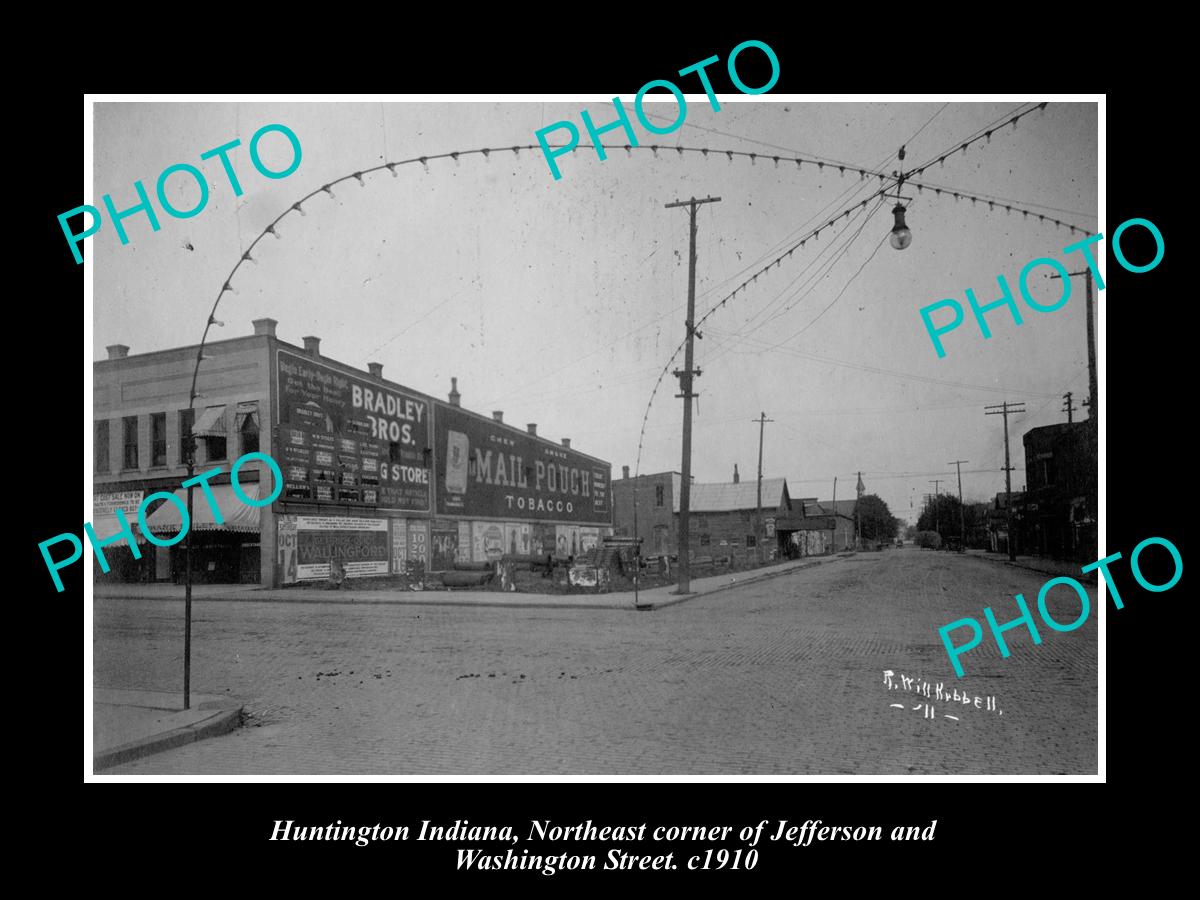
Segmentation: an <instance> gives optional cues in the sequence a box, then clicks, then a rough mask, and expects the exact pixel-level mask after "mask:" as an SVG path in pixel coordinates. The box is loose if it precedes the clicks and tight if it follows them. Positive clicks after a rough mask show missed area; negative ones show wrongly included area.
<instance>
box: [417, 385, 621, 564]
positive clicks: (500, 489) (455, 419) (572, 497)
mask: <svg viewBox="0 0 1200 900" xmlns="http://www.w3.org/2000/svg"><path fill="white" fill-rule="evenodd" d="M434 412H435V418H436V422H437V427H436V436H435V445H434V451H435V453H436V454H437V460H438V469H439V471H440V472H441V473H442V474H441V477H439V479H438V483H437V485H436V487H435V491H434V493H435V496H436V498H437V512H438V513H439V514H441V515H466V516H485V517H491V518H497V519H518V520H525V521H528V522H532V521H550V522H554V521H559V522H581V523H589V524H598V525H599V524H603V525H611V524H612V507H611V504H610V498H609V477H610V473H611V466H610V465H609V464H608V463H605V462H601V461H600V460H597V459H593V458H592V457H589V456H587V455H585V454H583V453H580V452H578V451H577V450H571V449H568V448H566V447H564V446H562V445H561V444H557V445H556V444H552V443H551V442H549V441H547V440H543V439H540V438H537V437H535V436H533V435H531V434H528V433H526V432H521V431H518V430H517V429H514V428H509V427H506V426H504V425H502V424H500V423H498V422H496V421H494V420H488V419H483V418H480V417H477V416H471V415H469V414H467V413H465V412H464V411H463V410H462V409H460V408H458V407H455V406H451V405H449V404H445V403H441V402H438V403H435V404H434ZM510 544H511V542H510Z"/></svg>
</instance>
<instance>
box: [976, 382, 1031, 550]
mask: <svg viewBox="0 0 1200 900" xmlns="http://www.w3.org/2000/svg"><path fill="white" fill-rule="evenodd" d="M1018 407H1019V408H1018ZM983 412H984V414H985V415H989V416H1004V505H1005V506H1006V507H1007V512H1008V558H1009V561H1010V562H1016V559H1017V547H1016V543H1015V542H1014V541H1013V525H1012V465H1011V464H1010V463H1009V457H1008V416H1009V413H1023V412H1025V404H1024V403H1009V402H1008V401H1007V400H1005V401H1004V402H1003V403H1001V404H999V405H995V404H993V405H992V406H985V407H984V408H983Z"/></svg>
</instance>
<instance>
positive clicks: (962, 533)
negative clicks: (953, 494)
mask: <svg viewBox="0 0 1200 900" xmlns="http://www.w3.org/2000/svg"><path fill="white" fill-rule="evenodd" d="M965 462H970V460H969V459H956V460H954V462H948V463H946V465H948V466H954V467H955V468H956V469H958V539H959V540H960V541H961V542H962V546H963V549H966V546H967V515H966V513H965V512H964V511H963V499H962V464H963V463H965Z"/></svg>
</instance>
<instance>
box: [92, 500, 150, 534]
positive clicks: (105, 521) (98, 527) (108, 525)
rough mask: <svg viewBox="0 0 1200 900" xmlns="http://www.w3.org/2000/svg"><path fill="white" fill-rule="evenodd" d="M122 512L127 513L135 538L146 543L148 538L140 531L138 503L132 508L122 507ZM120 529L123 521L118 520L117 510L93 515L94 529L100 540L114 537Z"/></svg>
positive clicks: (126, 518)
mask: <svg viewBox="0 0 1200 900" xmlns="http://www.w3.org/2000/svg"><path fill="white" fill-rule="evenodd" d="M121 512H123V513H125V521H126V522H128V523H129V530H130V531H132V532H133V537H134V539H135V540H136V541H137V542H138V543H139V544H144V543H146V539H145V538H144V537H142V535H141V533H140V532H139V531H138V520H137V504H134V505H133V508H132V509H125V508H122V509H121ZM120 530H121V523H120V522H118V521H117V514H116V513H115V512H106V513H97V514H95V515H94V516H93V517H92V531H94V532H95V533H96V538H97V539H98V540H104V539H105V538H108V537H112V536H113V535H114V534H116V533H117V532H119V531H120Z"/></svg>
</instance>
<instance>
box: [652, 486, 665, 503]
mask: <svg viewBox="0 0 1200 900" xmlns="http://www.w3.org/2000/svg"><path fill="white" fill-rule="evenodd" d="M665 494H666V490H665V489H664V488H663V486H662V485H661V484H656V485H655V486H654V505H655V506H665V505H666V502H665V499H664V495H665Z"/></svg>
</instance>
